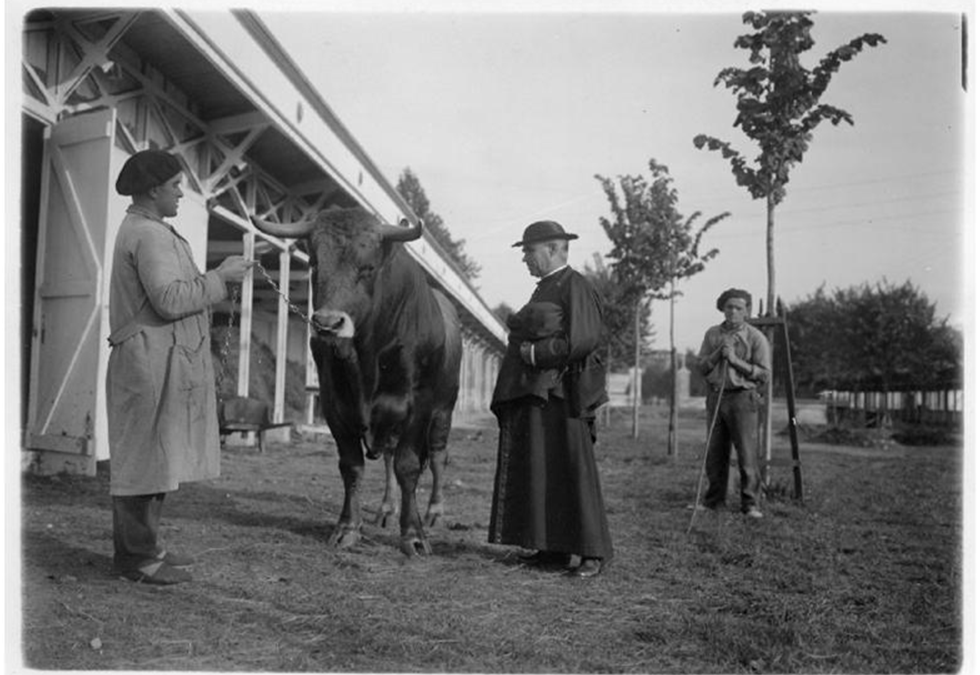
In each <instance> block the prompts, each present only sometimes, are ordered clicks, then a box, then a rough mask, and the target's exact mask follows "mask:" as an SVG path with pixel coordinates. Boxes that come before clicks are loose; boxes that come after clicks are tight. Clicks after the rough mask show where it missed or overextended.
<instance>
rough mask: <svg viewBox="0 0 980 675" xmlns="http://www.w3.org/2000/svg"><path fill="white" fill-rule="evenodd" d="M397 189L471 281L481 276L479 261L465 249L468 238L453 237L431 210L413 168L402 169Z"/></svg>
mask: <svg viewBox="0 0 980 675" xmlns="http://www.w3.org/2000/svg"><path fill="white" fill-rule="evenodd" d="M396 189H397V190H398V194H400V195H401V196H402V198H403V199H404V200H405V201H406V202H408V205H409V206H410V207H411V208H412V211H414V212H415V215H416V216H418V217H419V218H421V219H422V221H423V222H425V226H426V229H427V230H428V231H429V232H430V233H432V236H433V238H434V239H435V240H436V243H437V244H439V246H440V248H442V250H443V251H445V252H446V254H447V255H448V256H449V257H450V259H452V261H453V262H454V263H455V264H456V266H457V267H458V268H459V271H460V272H461V273H462V275H463V276H464V277H466V279H467V280H469V281H473V280H475V279H476V278H477V277H478V276H480V265H479V263H477V262H476V261H474V260H472V259H470V258H469V257H468V256H467V255H466V253H465V252H464V251H463V246H464V244H465V243H466V240H465V239H453V237H452V235H451V234H450V233H449V228H448V227H446V224H445V223H443V222H442V218H441V217H440V216H439V215H438V214H436V213H433V212H432V211H430V210H429V198H428V197H426V195H425V190H423V189H422V184H421V183H420V182H419V179H418V178H417V177H416V176H415V174H414V173H413V172H412V170H411V169H409V168H406V169H405V170H404V171H402V175H401V176H399V177H398V185H397V186H396Z"/></svg>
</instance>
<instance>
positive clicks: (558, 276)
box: [489, 268, 613, 559]
mask: <svg viewBox="0 0 980 675" xmlns="http://www.w3.org/2000/svg"><path fill="white" fill-rule="evenodd" d="M549 306H550V307H556V308H557V311H555V312H553V314H554V315H556V316H558V317H560V329H559V330H557V331H555V332H553V333H552V334H550V335H548V336H546V337H542V338H540V339H535V337H534V336H533V335H530V334H529V332H528V331H527V330H526V329H527V326H525V325H521V322H511V323H510V326H509V327H510V328H511V331H512V334H511V339H510V340H508V347H507V353H506V354H505V355H504V363H502V364H501V367H500V374H499V376H498V378H497V384H496V387H495V389H494V394H493V401H492V403H491V409H492V410H493V412H494V413H495V414H496V416H497V420H498V423H499V425H500V436H499V446H498V449H497V471H496V477H495V480H494V493H493V503H492V506H491V513H490V532H489V541H490V543H493V544H511V545H517V546H522V547H524V548H531V549H538V550H543V551H553V552H561V553H570V554H576V555H581V556H587V557H596V558H606V559H608V558H611V557H612V554H613V548H612V540H611V537H610V533H609V525H608V523H607V520H606V512H605V505H604V502H603V499H602V489H601V486H600V484H599V472H598V468H597V467H596V463H595V457H594V454H593V433H594V430H595V427H594V416H595V412H594V411H595V408H596V407H598V406H599V405H601V404H602V403H604V402H605V401H606V400H607V397H606V389H605V369H604V367H603V364H602V361H601V359H600V358H599V355H598V352H597V351H596V350H597V348H598V346H599V338H600V335H601V332H602V313H601V305H600V303H599V298H598V296H597V294H596V292H595V290H594V289H593V287H592V285H591V284H590V283H589V282H588V280H587V279H585V277H583V276H582V275H581V274H579V273H578V272H576V271H575V270H573V269H571V268H565V269H562V270H559V271H558V272H555V273H554V274H552V275H550V276H547V277H545V278H544V279H542V280H541V281H540V282H539V283H538V287H537V289H536V290H535V291H534V294H533V295H532V296H531V301H530V303H529V304H528V307H526V308H524V309H522V310H521V312H519V313H518V315H522V316H523V315H524V314H526V313H528V312H527V310H529V309H534V308H535V307H539V308H547V307H549ZM530 314H531V316H528V317H525V318H533V312H532V313H530ZM524 323H526V322H524ZM523 340H528V341H531V342H533V344H534V362H535V364H536V365H535V366H531V365H528V364H526V363H524V362H523V361H522V360H521V356H520V342H521V341H523Z"/></svg>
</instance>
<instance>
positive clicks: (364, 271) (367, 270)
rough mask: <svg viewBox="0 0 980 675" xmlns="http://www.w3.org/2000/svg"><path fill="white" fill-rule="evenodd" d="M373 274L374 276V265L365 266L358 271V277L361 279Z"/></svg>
mask: <svg viewBox="0 0 980 675" xmlns="http://www.w3.org/2000/svg"><path fill="white" fill-rule="evenodd" d="M372 274H374V265H364V266H363V267H361V268H360V269H359V270H357V276H359V277H361V278H362V279H364V278H366V277H369V276H371V275H372Z"/></svg>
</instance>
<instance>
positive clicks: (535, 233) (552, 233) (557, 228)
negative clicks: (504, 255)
mask: <svg viewBox="0 0 980 675" xmlns="http://www.w3.org/2000/svg"><path fill="white" fill-rule="evenodd" d="M555 239H565V240H566V241H567V240H568V239H578V235H577V234H572V233H570V232H565V228H563V227H562V226H561V225H559V224H558V223H556V222H555V221H553V220H539V221H538V222H536V223H531V224H530V225H528V226H527V227H526V228H525V229H524V237H523V238H522V239H521V240H520V241H519V242H517V243H515V244H513V246H515V247H516V246H523V245H524V244H536V243H537V242H539V241H553V240H555Z"/></svg>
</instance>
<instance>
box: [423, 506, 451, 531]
mask: <svg viewBox="0 0 980 675" xmlns="http://www.w3.org/2000/svg"><path fill="white" fill-rule="evenodd" d="M445 513H446V511H445V509H444V508H443V506H442V504H429V508H428V509H427V510H426V512H425V526H426V527H435V526H436V524H437V523H438V522H439V521H440V520H442V517H443V516H444V515H445Z"/></svg>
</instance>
